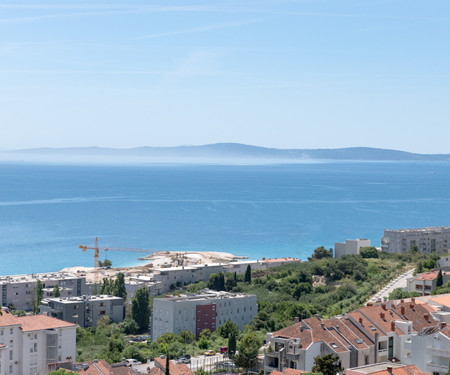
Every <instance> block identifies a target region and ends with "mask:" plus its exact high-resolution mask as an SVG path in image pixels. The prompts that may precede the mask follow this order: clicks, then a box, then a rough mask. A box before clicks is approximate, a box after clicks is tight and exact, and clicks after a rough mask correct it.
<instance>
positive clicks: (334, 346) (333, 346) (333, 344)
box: [330, 342, 338, 349]
mask: <svg viewBox="0 0 450 375" xmlns="http://www.w3.org/2000/svg"><path fill="white" fill-rule="evenodd" d="M330 345H331V347H332V348H333V349H337V347H338V346H337V345H336V343H334V342H330Z"/></svg>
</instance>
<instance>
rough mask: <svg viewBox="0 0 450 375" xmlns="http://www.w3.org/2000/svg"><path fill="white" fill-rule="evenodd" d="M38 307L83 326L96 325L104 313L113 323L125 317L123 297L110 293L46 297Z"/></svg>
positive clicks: (54, 315) (42, 310)
mask: <svg viewBox="0 0 450 375" xmlns="http://www.w3.org/2000/svg"><path fill="white" fill-rule="evenodd" d="M39 309H40V312H41V313H46V314H48V315H50V316H52V317H55V318H58V319H62V320H64V321H66V322H70V323H73V324H78V325H79V326H80V327H83V328H86V327H96V326H97V322H98V320H99V319H100V318H103V317H104V316H106V315H107V316H108V317H109V318H110V319H111V320H112V321H113V322H114V323H120V322H122V321H123V319H124V318H125V306H124V299H123V298H120V297H115V296H110V295H97V296H81V297H69V298H46V299H44V300H43V301H42V304H41V305H40V306H39Z"/></svg>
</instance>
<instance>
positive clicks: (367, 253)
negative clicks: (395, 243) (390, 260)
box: [359, 246, 378, 258]
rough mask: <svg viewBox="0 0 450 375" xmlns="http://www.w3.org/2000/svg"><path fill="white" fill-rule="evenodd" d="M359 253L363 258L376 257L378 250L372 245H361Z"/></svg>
mask: <svg viewBox="0 0 450 375" xmlns="http://www.w3.org/2000/svg"><path fill="white" fill-rule="evenodd" d="M359 255H361V256H362V257H363V258H378V250H377V249H376V248H375V247H373V246H366V247H362V248H361V249H360V250H359Z"/></svg>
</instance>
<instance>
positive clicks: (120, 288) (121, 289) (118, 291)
mask: <svg viewBox="0 0 450 375" xmlns="http://www.w3.org/2000/svg"><path fill="white" fill-rule="evenodd" d="M114 295H115V296H116V297H121V298H124V299H125V298H127V289H126V288H125V277H124V274H123V273H122V272H119V273H118V274H117V278H116V281H115V282H114Z"/></svg>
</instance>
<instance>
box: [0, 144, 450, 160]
mask: <svg viewBox="0 0 450 375" xmlns="http://www.w3.org/2000/svg"><path fill="white" fill-rule="evenodd" d="M4 153H6V154H10V155H11V154H22V155H45V156H58V155H64V156H105V157H109V156H114V157H145V158H149V157H150V158H191V159H196V158H202V159H211V158H212V159H230V158H233V159H234V158H239V159H275V160H288V161H290V162H292V161H295V160H308V159H316V160H369V161H403V160H404V161H408V160H411V161H450V154H417V153H411V152H406V151H398V150H390V149H381V148H371V147H347V148H336V149H278V148H267V147H259V146H251V145H245V144H240V143H215V144H206V145H201V146H176V147H150V146H145V147H136V148H127V149H118V148H108V147H69V148H32V149H24V150H12V151H5V152H4Z"/></svg>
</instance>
